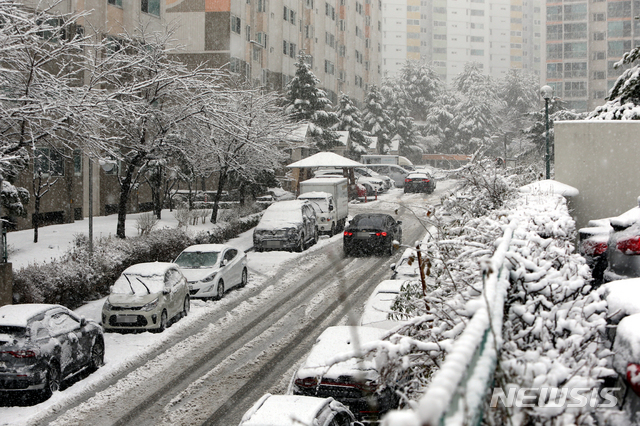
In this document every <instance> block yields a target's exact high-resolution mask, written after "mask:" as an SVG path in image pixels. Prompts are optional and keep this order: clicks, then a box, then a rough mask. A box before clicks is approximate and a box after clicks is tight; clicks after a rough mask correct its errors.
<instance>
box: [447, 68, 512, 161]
mask: <svg viewBox="0 0 640 426" xmlns="http://www.w3.org/2000/svg"><path fill="white" fill-rule="evenodd" d="M454 88H455V90H457V91H458V93H459V95H460V98H459V100H458V103H457V105H456V106H455V109H454V114H455V119H454V128H455V142H454V143H455V145H454V150H453V151H455V150H457V151H458V152H462V153H466V154H471V153H473V152H475V151H476V150H477V149H478V148H480V147H482V146H483V145H484V144H485V143H487V142H489V141H490V140H491V139H490V138H491V136H492V135H493V134H494V133H495V129H496V127H497V125H498V123H499V114H498V112H499V111H500V109H501V108H500V107H501V101H500V99H499V98H498V97H497V95H496V90H495V86H494V84H493V83H492V81H491V79H490V78H489V77H488V76H486V75H483V74H482V70H481V69H480V66H479V64H478V63H475V62H469V63H467V64H465V67H464V70H463V71H462V73H460V74H459V75H458V76H457V77H456V79H455V82H454ZM450 152H452V151H450Z"/></svg>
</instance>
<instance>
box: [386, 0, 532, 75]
mask: <svg viewBox="0 0 640 426" xmlns="http://www.w3.org/2000/svg"><path fill="white" fill-rule="evenodd" d="M382 14H383V16H384V18H383V29H384V31H383V36H382V39H383V57H382V59H383V73H384V74H387V75H394V74H396V73H397V72H398V71H399V70H400V69H402V65H403V64H404V63H405V62H406V61H407V60H420V61H425V62H428V63H432V64H433V65H434V66H435V69H436V71H437V72H438V74H440V76H441V77H442V79H443V80H444V81H446V82H447V83H448V84H451V83H452V82H453V80H454V79H455V77H456V76H457V75H458V74H459V73H460V72H462V70H463V69H464V65H465V63H467V62H477V63H479V64H480V66H481V67H482V68H483V69H484V71H485V73H486V74H487V75H490V76H492V77H496V78H502V77H504V76H505V75H506V73H507V72H508V70H510V69H523V70H527V71H530V72H532V73H534V74H538V75H540V71H541V70H540V68H541V55H540V53H541V52H540V46H541V7H540V2H539V0H491V1H490V0H383V4H382Z"/></svg>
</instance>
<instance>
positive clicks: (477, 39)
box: [470, 36, 484, 43]
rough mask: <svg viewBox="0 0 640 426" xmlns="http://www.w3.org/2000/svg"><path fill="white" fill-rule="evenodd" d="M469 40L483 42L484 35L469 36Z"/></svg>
mask: <svg viewBox="0 0 640 426" xmlns="http://www.w3.org/2000/svg"><path fill="white" fill-rule="evenodd" d="M470 41H471V42H472V43H484V37H480V36H475V37H474V36H471V37H470Z"/></svg>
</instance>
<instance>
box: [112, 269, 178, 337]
mask: <svg viewBox="0 0 640 426" xmlns="http://www.w3.org/2000/svg"><path fill="white" fill-rule="evenodd" d="M190 306H191V305H190V300H189V286H188V284H187V279H186V278H185V277H184V275H182V272H180V269H179V267H178V265H176V264H175V263H169V262H148V263H138V264H136V265H132V266H129V267H128V268H127V269H125V270H124V272H123V273H122V274H121V275H120V277H119V278H118V279H117V280H116V282H115V283H114V284H113V286H111V294H110V295H109V296H108V297H107V300H105V302H104V305H103V307H102V326H103V327H104V329H105V330H107V331H110V330H154V331H164V329H165V328H167V327H168V326H169V325H170V324H171V322H172V321H174V320H177V319H179V318H181V317H183V316H186V315H187V314H188V313H189V309H190Z"/></svg>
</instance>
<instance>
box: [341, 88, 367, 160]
mask: <svg viewBox="0 0 640 426" xmlns="http://www.w3.org/2000/svg"><path fill="white" fill-rule="evenodd" d="M336 115H337V116H338V123H336V124H335V125H334V127H333V129H334V130H342V131H348V132H349V139H350V140H351V145H350V146H349V148H348V150H347V152H346V154H347V157H349V158H352V159H354V160H358V159H360V156H361V155H362V154H366V153H367V141H366V139H365V137H364V132H363V130H362V113H361V112H360V110H359V109H358V107H356V106H355V104H354V103H353V102H352V101H351V98H349V96H348V95H346V94H345V93H342V94H340V103H339V105H338V110H337V111H336Z"/></svg>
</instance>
